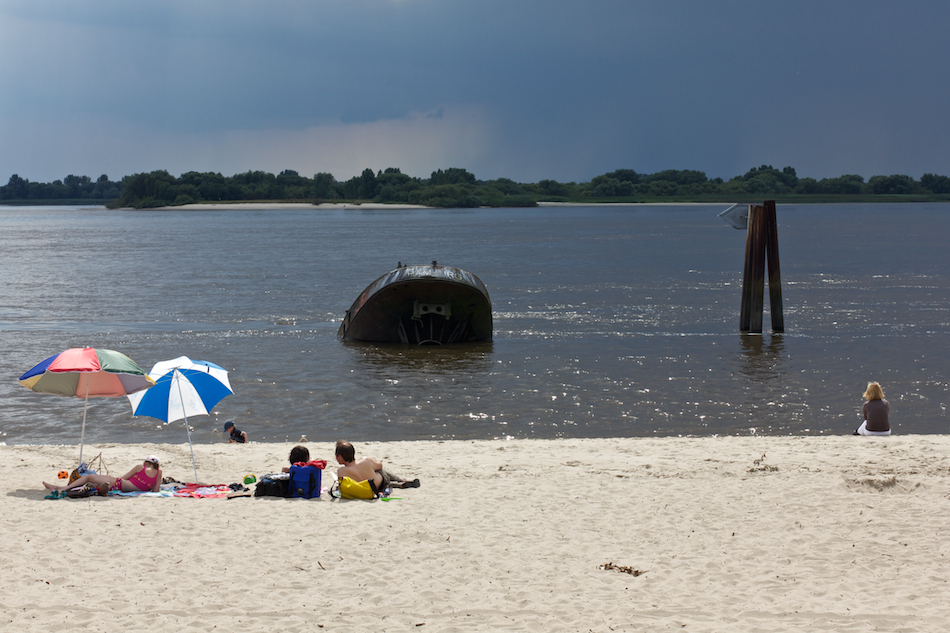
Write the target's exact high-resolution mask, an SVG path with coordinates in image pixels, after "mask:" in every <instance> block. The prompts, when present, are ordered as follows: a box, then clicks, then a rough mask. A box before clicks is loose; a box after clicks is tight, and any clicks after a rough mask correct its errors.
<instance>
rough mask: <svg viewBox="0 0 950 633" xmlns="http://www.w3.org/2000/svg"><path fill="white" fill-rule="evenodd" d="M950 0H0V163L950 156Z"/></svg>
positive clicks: (627, 162)
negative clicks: (787, 0) (781, 0)
mask: <svg viewBox="0 0 950 633" xmlns="http://www.w3.org/2000/svg"><path fill="white" fill-rule="evenodd" d="M948 26H950V2H948V1H947V0H912V1H910V2H895V1H891V0H887V1H881V0H836V1H831V0H815V1H811V0H800V1H796V2H774V1H765V2H763V1H762V0H749V1H747V0H694V1H686V0H683V1H677V0H662V1H650V2H641V1H638V0H617V1H612V2H611V1H603V0H583V1H581V0H570V1H566V0H458V1H455V0H294V1H285V0H268V1H267V2H257V1H244V0H201V1H195V0H182V1H176V0H162V1H161V2H153V1H150V0H136V1H134V2H130V1H128V0H121V1H111V0H100V1H97V2H86V1H80V0H44V1H43V2H37V1H36V0H22V1H20V0H0V60H2V62H0V181H2V182H0V184H5V183H6V181H7V179H8V178H9V176H10V175H11V174H14V173H16V174H19V175H20V176H21V177H23V178H28V179H29V180H34V181H36V180H38V181H43V182H49V181H52V180H55V179H61V178H63V177H65V176H66V175H68V174H76V175H88V176H91V177H92V178H93V179H95V178H97V177H98V176H99V175H101V174H107V175H108V176H109V177H111V178H112V179H114V180H117V179H119V178H121V177H122V176H126V175H130V174H133V173H137V172H143V171H151V170H154V169H167V170H168V171H170V172H171V173H172V174H174V175H176V176H177V175H180V174H181V173H183V172H186V171H192V170H195V171H215V172H221V173H222V174H224V175H226V176H230V175H233V174H235V173H238V172H243V171H247V170H264V171H268V172H271V173H278V172H280V171H282V170H284V169H293V170H296V171H298V172H299V173H300V174H302V175H306V176H312V175H313V174H314V173H317V172H330V173H332V174H333V175H334V176H335V177H336V178H337V179H338V180H345V179H347V178H350V177H351V176H354V175H357V174H358V173H359V172H361V171H362V170H363V169H364V168H366V167H369V168H371V169H373V170H379V169H385V168H386V167H399V168H401V169H402V171H403V172H404V173H407V174H410V175H412V176H419V177H428V176H429V174H430V173H431V172H432V171H433V170H435V169H439V168H448V167H463V168H465V169H468V170H469V171H471V172H472V173H474V174H475V175H476V177H478V178H480V179H485V180H487V179H491V178H498V177H509V178H512V179H514V180H517V181H519V182H536V181H538V180H541V179H545V178H550V179H554V180H559V181H565V182H566V181H576V182H582V181H587V180H590V179H591V178H592V177H594V176H596V175H599V174H602V173H605V172H608V171H613V170H615V169H621V168H624V169H634V170H636V171H638V172H641V173H653V172H656V171H660V170H663V169H696V170H700V171H704V172H706V174H707V175H708V176H709V177H710V178H712V177H716V176H720V177H723V178H726V179H728V178H730V177H732V176H735V175H738V174H741V173H745V172H746V171H747V170H748V169H749V168H750V167H753V166H759V165H762V164H770V165H773V166H775V167H777V168H782V167H784V166H786V165H790V166H792V167H795V168H796V169H797V170H798V175H799V176H811V177H814V178H823V177H834V176H840V175H842V174H860V175H862V176H864V177H865V179H867V178H869V177H871V176H873V175H877V174H884V175H889V174H908V175H911V176H913V177H914V178H920V176H921V175H922V174H923V173H925V172H932V173H937V174H943V175H950V149H948V148H950V108H948V105H950V41H948V36H947V29H948Z"/></svg>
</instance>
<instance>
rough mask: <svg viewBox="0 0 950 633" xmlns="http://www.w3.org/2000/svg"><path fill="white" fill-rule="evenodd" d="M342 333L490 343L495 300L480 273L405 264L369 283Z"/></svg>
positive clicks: (419, 341)
mask: <svg viewBox="0 0 950 633" xmlns="http://www.w3.org/2000/svg"><path fill="white" fill-rule="evenodd" d="M337 334H338V335H339V336H340V337H341V338H344V339H349V340H353V341H371V342H376V343H407V344H413V345H445V344H452V343H471V342H475V341H490V340H491V337H492V316H491V299H490V298H489V296H488V290H487V289H486V288H485V284H483V283H482V281H481V280H480V279H479V278H478V277H476V276H475V275H473V274H472V273H469V272H466V271H464V270H461V269H459V268H450V267H448V266H438V265H436V264H435V262H433V264H432V265H431V266H400V267H398V268H396V269H395V270H392V271H390V272H388V273H386V274H385V275H383V276H382V277H380V278H379V279H377V280H376V281H374V282H373V283H371V284H370V285H369V286H367V287H366V290H364V291H363V292H362V294H360V296H359V297H358V298H357V299H356V301H354V302H353V305H352V306H351V307H350V309H349V310H347V311H346V316H345V317H344V319H343V323H341V324H340V329H339V331H338V332H337Z"/></svg>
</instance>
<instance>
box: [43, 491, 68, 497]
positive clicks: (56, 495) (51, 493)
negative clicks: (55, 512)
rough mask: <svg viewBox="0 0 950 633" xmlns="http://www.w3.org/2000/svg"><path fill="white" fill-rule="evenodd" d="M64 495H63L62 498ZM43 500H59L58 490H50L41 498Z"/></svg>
mask: <svg viewBox="0 0 950 633" xmlns="http://www.w3.org/2000/svg"><path fill="white" fill-rule="evenodd" d="M65 496H66V495H65V494H64V495H63V497H65ZM43 498H44V499H61V498H62V497H60V495H59V490H50V492H49V494H48V495H46V496H45V497H43Z"/></svg>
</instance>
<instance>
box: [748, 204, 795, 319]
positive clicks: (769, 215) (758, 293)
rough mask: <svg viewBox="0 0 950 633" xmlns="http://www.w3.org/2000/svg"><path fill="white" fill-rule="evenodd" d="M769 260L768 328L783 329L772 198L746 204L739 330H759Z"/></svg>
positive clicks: (775, 224)
mask: <svg viewBox="0 0 950 633" xmlns="http://www.w3.org/2000/svg"><path fill="white" fill-rule="evenodd" d="M766 256H767V257H768V262H769V300H770V309H771V314H772V331H773V332H784V331H785V320H784V318H783V316H782V286H781V277H780V274H779V263H778V222H777V220H776V217H775V201H774V200H766V201H765V203H764V204H761V205H757V204H755V205H749V225H748V228H747V229H746V241H745V267H744V270H743V272H742V305H741V307H740V310H739V331H740V332H742V333H744V334H761V333H762V317H763V309H764V307H765V306H764V303H765V261H766Z"/></svg>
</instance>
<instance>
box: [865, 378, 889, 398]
mask: <svg viewBox="0 0 950 633" xmlns="http://www.w3.org/2000/svg"><path fill="white" fill-rule="evenodd" d="M864 399H865V400H883V399H884V390H883V389H881V385H879V384H878V383H876V382H869V383H868V390H867V391H865V392H864Z"/></svg>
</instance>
